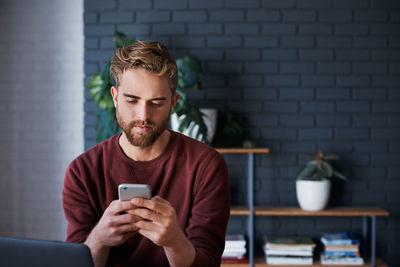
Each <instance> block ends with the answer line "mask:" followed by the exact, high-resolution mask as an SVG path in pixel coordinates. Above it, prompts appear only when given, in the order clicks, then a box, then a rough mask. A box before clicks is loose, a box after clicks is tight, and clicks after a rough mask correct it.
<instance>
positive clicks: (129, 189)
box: [118, 184, 151, 201]
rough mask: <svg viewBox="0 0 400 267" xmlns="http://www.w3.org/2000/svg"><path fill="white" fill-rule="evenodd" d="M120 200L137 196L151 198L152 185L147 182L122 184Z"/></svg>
mask: <svg viewBox="0 0 400 267" xmlns="http://www.w3.org/2000/svg"><path fill="white" fill-rule="evenodd" d="M118 196H119V200H121V201H126V200H131V199H132V198H135V197H140V198H146V199H150V198H151V187H150V186H149V185H147V184H120V185H119V186H118Z"/></svg>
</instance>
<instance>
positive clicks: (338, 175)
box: [333, 170, 349, 181]
mask: <svg viewBox="0 0 400 267" xmlns="http://www.w3.org/2000/svg"><path fill="white" fill-rule="evenodd" d="M333 175H334V176H336V177H337V178H340V179H342V180H344V181H348V180H349V179H348V178H347V177H346V176H344V175H343V174H341V173H340V172H338V171H336V170H333Z"/></svg>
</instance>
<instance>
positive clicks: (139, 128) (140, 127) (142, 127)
mask: <svg viewBox="0 0 400 267" xmlns="http://www.w3.org/2000/svg"><path fill="white" fill-rule="evenodd" d="M134 127H135V129H136V130H137V131H139V132H143V133H145V132H149V131H151V129H152V127H150V126H146V125H135V126H134Z"/></svg>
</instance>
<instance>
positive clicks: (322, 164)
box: [296, 149, 348, 181]
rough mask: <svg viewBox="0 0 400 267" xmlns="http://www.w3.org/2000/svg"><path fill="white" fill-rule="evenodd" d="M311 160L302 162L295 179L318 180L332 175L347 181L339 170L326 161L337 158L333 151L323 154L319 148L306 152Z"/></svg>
mask: <svg viewBox="0 0 400 267" xmlns="http://www.w3.org/2000/svg"><path fill="white" fill-rule="evenodd" d="M307 156H308V157H310V158H311V159H312V160H310V161H309V162H307V163H306V164H304V165H303V166H302V167H301V168H300V170H299V171H298V173H297V176H296V179H297V180H314V181H320V180H323V179H325V178H331V177H333V176H335V177H337V178H340V179H342V180H344V181H347V180H348V179H347V177H346V176H344V175H343V174H342V173H341V172H340V171H339V170H337V169H335V168H334V167H333V166H332V165H331V164H330V163H329V162H328V161H330V160H338V159H339V156H338V155H336V154H334V153H327V154H326V155H324V154H323V153H322V151H321V150H320V149H318V150H317V152H316V153H307Z"/></svg>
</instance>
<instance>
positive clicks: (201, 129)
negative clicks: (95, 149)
mask: <svg viewBox="0 0 400 267" xmlns="http://www.w3.org/2000/svg"><path fill="white" fill-rule="evenodd" d="M113 40H114V44H115V46H116V47H117V48H120V47H123V46H126V45H130V44H132V43H134V42H135V41H134V40H132V39H130V38H128V37H127V36H126V35H125V34H124V33H122V32H120V31H118V30H117V29H115V35H114V38H113ZM176 62H177V66H178V86H177V92H178V93H179V94H180V95H181V97H180V99H179V100H178V103H177V105H176V106H175V109H174V111H173V114H176V115H177V117H178V118H180V120H179V122H178V124H177V127H176V129H175V130H178V131H180V132H184V131H186V132H187V135H189V136H191V137H193V138H196V139H199V140H200V141H203V142H206V143H207V142H208V141H207V126H206V123H205V122H204V118H205V115H204V113H202V112H201V111H200V110H199V109H198V108H197V107H195V106H194V105H191V104H190V103H189V102H188V101H187V99H186V92H185V91H186V90H187V89H188V88H196V89H201V83H200V75H201V73H202V69H201V64H200V61H199V60H198V59H197V58H196V57H194V56H186V57H184V58H178V59H177V60H176ZM111 86H112V81H111V77H110V62H108V63H107V64H106V65H105V66H104V68H103V71H102V72H100V73H95V74H93V75H91V76H90V79H89V84H88V88H89V92H90V96H91V97H92V99H93V100H94V102H95V103H96V104H97V105H98V106H99V108H100V109H99V111H98V112H97V114H96V125H95V128H96V141H97V142H101V141H103V140H105V139H107V138H109V137H111V136H112V135H114V134H116V133H118V132H119V131H120V128H119V126H118V123H117V120H116V117H115V107H114V103H113V101H112V97H111V93H110V89H111Z"/></svg>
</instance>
